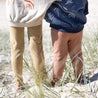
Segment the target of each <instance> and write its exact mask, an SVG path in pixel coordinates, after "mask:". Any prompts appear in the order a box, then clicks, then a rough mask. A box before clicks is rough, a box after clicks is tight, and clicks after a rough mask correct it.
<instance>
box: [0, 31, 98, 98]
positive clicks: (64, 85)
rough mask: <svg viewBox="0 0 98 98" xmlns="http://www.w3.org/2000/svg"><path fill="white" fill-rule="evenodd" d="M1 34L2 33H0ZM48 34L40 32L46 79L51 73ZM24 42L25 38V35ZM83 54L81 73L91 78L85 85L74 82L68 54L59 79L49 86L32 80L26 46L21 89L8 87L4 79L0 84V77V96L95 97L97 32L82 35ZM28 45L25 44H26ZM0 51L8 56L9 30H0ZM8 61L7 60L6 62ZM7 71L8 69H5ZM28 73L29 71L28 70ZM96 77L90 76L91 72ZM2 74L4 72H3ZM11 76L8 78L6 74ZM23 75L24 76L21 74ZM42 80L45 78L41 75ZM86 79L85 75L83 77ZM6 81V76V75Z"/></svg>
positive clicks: (45, 97)
mask: <svg viewBox="0 0 98 98" xmlns="http://www.w3.org/2000/svg"><path fill="white" fill-rule="evenodd" d="M1 36H2V37H1ZM49 37H50V35H47V34H44V36H43V45H44V54H45V68H46V71H47V73H48V76H49V79H51V77H52V66H53V53H52V52H53V50H52V45H51V39H50V38H49ZM25 42H26V46H27V45H28V41H27V38H26V41H25ZM2 43H3V44H2ZM82 45H83V46H82V48H83V58H84V61H83V63H84V68H83V70H84V75H85V76H88V77H89V79H93V82H90V81H89V83H88V84H85V85H80V84H77V83H76V78H75V76H74V72H73V68H72V64H71V61H70V59H69V57H68V59H67V62H66V67H65V70H64V73H63V76H62V78H61V81H60V82H59V83H58V85H57V86H56V87H55V88H52V87H49V86H47V85H46V84H44V83H43V81H42V80H40V78H39V80H38V81H37V82H36V79H37V75H36V73H35V71H34V68H33V62H32V59H31V55H30V52H29V50H28V49H27V48H26V49H25V53H24V72H23V73H26V74H27V76H28V77H29V80H28V81H27V83H26V84H25V85H24V86H25V88H26V89H25V91H23V92H22V91H18V92H17V91H15V92H13V91H11V90H10V92H9V89H10V88H11V87H10V86H11V84H12V83H13V82H12V83H11V82H10V83H8V84H6V85H5V86H2V84H3V83H2V81H1V80H0V82H1V85H0V97H2V98H11V97H12V98H17V96H18V98H74V97H77V98H88V97H89V98H97V96H98V32H96V33H94V34H92V36H91V35H90V36H86V34H84V36H83V44H82ZM27 47H28V46H27ZM0 54H4V55H6V54H9V55H7V56H8V57H9V56H10V41H9V33H3V32H2V33H0ZM9 63H10V62H9ZM2 72H3V70H0V76H2ZM7 72H8V70H7ZM28 73H30V74H28ZM95 74H97V77H95V79H94V77H93V76H94V75H95ZM5 76H7V73H6V72H5ZM9 79H10V80H12V78H9ZM24 79H25V76H24ZM44 80H45V79H44ZM85 81H86V79H85ZM6 82H7V77H6Z"/></svg>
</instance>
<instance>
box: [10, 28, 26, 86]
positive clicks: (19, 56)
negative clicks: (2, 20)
mask: <svg viewBox="0 0 98 98" xmlns="http://www.w3.org/2000/svg"><path fill="white" fill-rule="evenodd" d="M10 42H11V63H12V69H13V71H14V74H15V82H16V84H17V85H18V86H21V85H22V81H23V78H22V67H23V52H24V28H18V27H10Z"/></svg>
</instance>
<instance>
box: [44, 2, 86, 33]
mask: <svg viewBox="0 0 98 98" xmlns="http://www.w3.org/2000/svg"><path fill="white" fill-rule="evenodd" d="M87 14H88V1H87V0H61V1H55V2H54V3H53V4H52V5H51V6H50V8H49V9H48V10H47V13H46V15H45V19H46V21H47V22H49V23H50V27H52V28H54V29H56V30H59V31H62V32H69V33H77V32H80V31H81V30H82V29H83V28H84V24H85V23H86V22H87V18H86V15H87Z"/></svg>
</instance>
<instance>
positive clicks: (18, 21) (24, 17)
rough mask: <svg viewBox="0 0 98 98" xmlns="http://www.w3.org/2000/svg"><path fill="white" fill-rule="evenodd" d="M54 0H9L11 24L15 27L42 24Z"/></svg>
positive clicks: (8, 12) (9, 19) (8, 9)
mask: <svg viewBox="0 0 98 98" xmlns="http://www.w3.org/2000/svg"><path fill="white" fill-rule="evenodd" d="M53 1H55V0H7V3H6V5H7V17H8V21H9V25H10V26H15V27H25V26H26V27H32V26H36V25H40V24H41V22H42V19H43V18H44V15H45V12H46V10H47V9H48V7H49V5H50V4H51V3H52V2H53Z"/></svg>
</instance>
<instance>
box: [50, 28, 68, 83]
mask: <svg viewBox="0 0 98 98" xmlns="http://www.w3.org/2000/svg"><path fill="white" fill-rule="evenodd" d="M51 37H52V45H53V52H54V65H53V75H54V76H53V77H54V81H55V82H57V81H58V80H59V79H60V78H61V77H62V74H63V71H64V68H65V61H66V58H67V54H68V46H67V42H68V38H67V37H66V33H64V32H60V31H57V30H55V29H51Z"/></svg>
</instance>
